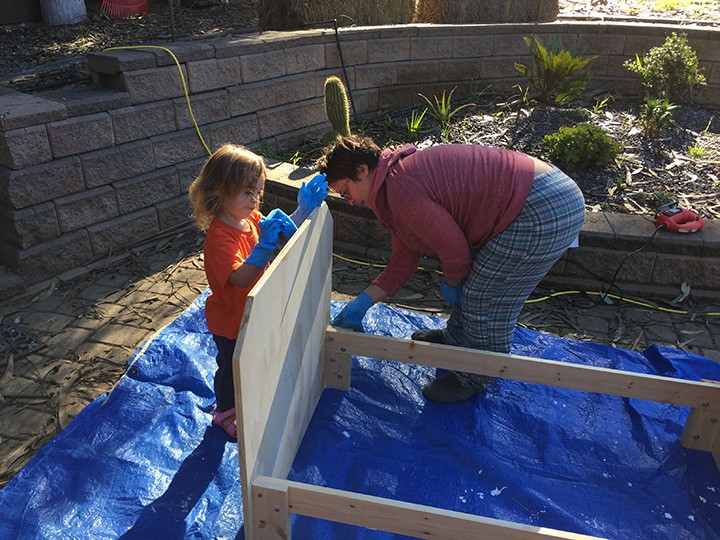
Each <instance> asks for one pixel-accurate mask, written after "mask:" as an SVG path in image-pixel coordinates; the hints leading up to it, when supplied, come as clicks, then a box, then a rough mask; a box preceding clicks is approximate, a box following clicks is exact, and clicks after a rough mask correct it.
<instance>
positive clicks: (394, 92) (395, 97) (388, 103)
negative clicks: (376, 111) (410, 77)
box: [377, 84, 434, 109]
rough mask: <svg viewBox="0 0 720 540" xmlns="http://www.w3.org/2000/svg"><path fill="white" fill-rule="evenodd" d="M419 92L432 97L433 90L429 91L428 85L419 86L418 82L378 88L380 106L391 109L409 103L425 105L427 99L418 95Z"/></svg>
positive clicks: (405, 105)
mask: <svg viewBox="0 0 720 540" xmlns="http://www.w3.org/2000/svg"><path fill="white" fill-rule="evenodd" d="M418 92H420V93H423V94H425V95H426V96H428V97H429V98H430V99H432V96H433V93H434V92H433V91H432V90H431V91H429V92H428V91H427V89H426V85H421V86H420V87H419V88H418V85H417V84H404V85H402V86H400V85H397V86H391V87H387V88H383V87H380V88H378V89H377V100H378V108H380V109H391V108H395V107H407V106H409V105H414V104H417V105H423V104H425V101H424V100H423V99H422V98H421V97H420V96H419V95H418Z"/></svg>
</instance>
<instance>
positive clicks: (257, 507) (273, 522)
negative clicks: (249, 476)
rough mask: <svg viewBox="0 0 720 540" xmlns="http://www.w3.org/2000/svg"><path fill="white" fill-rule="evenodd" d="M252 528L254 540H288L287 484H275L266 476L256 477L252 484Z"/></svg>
mask: <svg viewBox="0 0 720 540" xmlns="http://www.w3.org/2000/svg"><path fill="white" fill-rule="evenodd" d="M252 497H253V508H254V512H253V519H254V521H253V523H245V528H246V529H248V528H252V529H253V538H255V540H290V512H289V511H288V488H287V485H282V484H275V483H273V482H272V481H269V479H268V478H257V479H256V480H255V481H254V482H253V484H252Z"/></svg>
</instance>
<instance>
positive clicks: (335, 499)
mask: <svg viewBox="0 0 720 540" xmlns="http://www.w3.org/2000/svg"><path fill="white" fill-rule="evenodd" d="M256 482H257V483H261V485H262V486H263V487H264V488H266V489H268V488H269V489H274V490H276V491H278V492H280V491H282V490H283V489H287V494H288V502H289V507H288V509H289V511H290V512H292V513H293V514H300V515H303V516H310V517H315V518H320V519H327V520H330V521H337V522H340V523H347V524H349V525H355V526H358V527H365V528H369V529H379V530H382V531H389V532H393V533H396V534H404V535H407V536H412V537H415V538H436V539H438V540H477V539H478V538H492V539H493V540H510V539H512V540H540V539H550V538H552V539H557V538H564V539H568V540H588V539H595V538H597V537H595V536H587V535H584V534H576V533H572V532H566V531H560V530H556V529H549V528H546V527H536V526H533V525H523V524H519V523H513V522H511V521H504V520H500V519H493V518H485V517H480V516H474V515H472V514H466V513H463V512H455V511H452V510H443V509H440V508H435V507H432V506H424V505H421V504H413V503H406V502H401V501H396V500H392V499H385V498H383V497H374V496H371V495H363V494H360V493H353V492H350V491H341V490H338V489H332V488H327V487H321V486H313V485H310V484H303V483H301V482H293V481H291V480H280V479H277V478H267V477H258V478H257V479H256ZM268 538H273V539H278V540H279V539H281V538H282V539H284V538H286V537H285V536H281V535H279V536H275V537H268Z"/></svg>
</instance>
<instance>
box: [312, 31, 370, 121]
mask: <svg viewBox="0 0 720 540" xmlns="http://www.w3.org/2000/svg"><path fill="white" fill-rule="evenodd" d="M329 23H332V25H333V30H334V33H335V43H336V44H337V50H338V55H339V56H340V65H341V66H342V71H343V78H344V79H345V86H346V87H347V93H348V99H349V100H350V106H351V107H352V111H353V119H354V120H355V122H356V123H357V122H358V114H357V110H356V109H355V101H354V100H353V98H352V92H351V91H350V81H349V80H348V75H347V68H346V67H345V60H344V58H343V53H342V47H341V46H340V33H339V32H338V21H337V19H332V20H329V21H317V22H312V23H308V24H306V25H304V26H303V28H310V27H313V26H321V25H325V24H329Z"/></svg>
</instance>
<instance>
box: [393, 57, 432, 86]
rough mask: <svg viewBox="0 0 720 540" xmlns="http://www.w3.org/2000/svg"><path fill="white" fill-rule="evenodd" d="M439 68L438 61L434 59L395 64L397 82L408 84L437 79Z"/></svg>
mask: <svg viewBox="0 0 720 540" xmlns="http://www.w3.org/2000/svg"><path fill="white" fill-rule="evenodd" d="M439 69H440V67H439V62H438V61H434V60H430V61H427V60H421V61H415V62H403V63H401V64H398V66H397V82H398V83H399V84H409V83H422V82H426V81H437V80H438V72H439Z"/></svg>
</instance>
